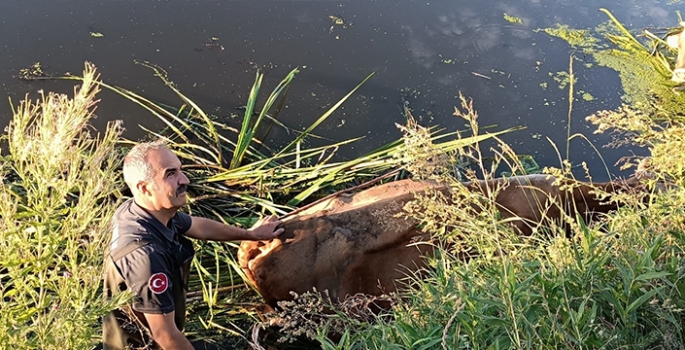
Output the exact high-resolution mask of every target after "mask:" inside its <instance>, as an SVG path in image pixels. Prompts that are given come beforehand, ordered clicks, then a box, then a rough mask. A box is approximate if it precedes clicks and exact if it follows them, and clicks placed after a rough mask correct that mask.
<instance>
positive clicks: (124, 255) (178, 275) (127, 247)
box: [103, 141, 283, 350]
mask: <svg viewBox="0 0 685 350" xmlns="http://www.w3.org/2000/svg"><path fill="white" fill-rule="evenodd" d="M124 180H125V181H126V184H127V185H128V187H129V188H130V189H131V192H132V193H133V198H132V199H130V200H128V201H126V202H125V203H124V204H122V205H121V206H120V207H119V209H118V210H117V212H116V213H115V215H114V220H113V225H112V226H113V233H112V240H111V243H110V247H109V253H108V254H107V256H106V257H105V287H104V290H105V292H104V293H105V297H107V298H111V297H113V296H114V295H116V294H118V293H121V292H122V291H124V290H130V291H131V292H132V293H133V295H134V298H133V302H132V304H131V305H128V306H125V307H123V308H122V309H119V310H115V311H114V312H112V313H111V314H109V315H107V316H106V317H105V318H104V319H103V347H104V349H105V350H112V349H117V350H118V349H138V348H144V349H158V348H162V349H164V350H168V349H188V350H190V349H193V348H192V346H191V344H190V342H189V341H188V339H187V338H186V337H185V336H184V335H183V333H182V330H183V327H184V323H185V301H186V298H185V296H186V292H187V283H188V270H189V268H190V262H191V260H192V258H193V254H194V251H193V245H192V243H191V242H190V240H188V239H187V237H191V238H195V239H202V240H215V241H236V240H268V239H271V238H274V237H276V236H278V235H279V234H281V233H282V232H283V229H282V228H279V229H277V226H278V225H279V224H280V221H279V220H278V219H277V218H275V217H273V216H270V217H267V218H265V219H262V220H261V221H260V222H258V223H257V224H256V225H255V226H253V227H252V228H251V229H249V230H245V229H241V228H238V227H235V226H227V225H224V224H222V223H220V222H217V221H213V220H209V219H205V218H199V217H194V216H189V215H187V214H184V213H180V212H178V209H179V208H181V207H182V206H183V205H185V204H186V187H187V185H188V182H189V181H188V178H187V177H186V176H185V175H184V174H183V172H182V171H181V162H180V161H179V160H178V158H177V157H176V155H174V154H173V153H172V152H171V151H170V150H169V149H168V148H167V147H166V146H165V145H164V144H163V143H162V142H160V141H157V142H149V143H142V144H139V145H137V146H135V147H134V148H132V149H131V151H130V152H129V153H128V155H127V156H126V158H125V159H124Z"/></svg>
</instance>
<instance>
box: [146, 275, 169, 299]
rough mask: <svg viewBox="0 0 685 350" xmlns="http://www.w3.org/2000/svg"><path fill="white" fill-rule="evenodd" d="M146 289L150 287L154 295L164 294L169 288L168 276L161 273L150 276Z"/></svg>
mask: <svg viewBox="0 0 685 350" xmlns="http://www.w3.org/2000/svg"><path fill="white" fill-rule="evenodd" d="M148 287H150V290H151V291H152V293H155V294H162V293H164V292H166V290H167V288H169V276H167V275H166V274H165V273H161V272H160V273H156V274H154V275H152V276H150V280H149V281H148Z"/></svg>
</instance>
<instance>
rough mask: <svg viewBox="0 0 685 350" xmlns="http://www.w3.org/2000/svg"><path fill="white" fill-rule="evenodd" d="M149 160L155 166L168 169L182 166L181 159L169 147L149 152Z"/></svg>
mask: <svg viewBox="0 0 685 350" xmlns="http://www.w3.org/2000/svg"><path fill="white" fill-rule="evenodd" d="M148 162H149V163H150V165H152V166H153V167H154V168H158V169H167V168H179V167H181V161H180V160H178V157H176V155H175V154H174V153H173V152H171V151H170V150H169V149H167V148H160V149H157V150H152V151H150V153H148Z"/></svg>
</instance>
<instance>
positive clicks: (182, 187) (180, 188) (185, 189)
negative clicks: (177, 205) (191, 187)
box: [176, 185, 188, 196]
mask: <svg viewBox="0 0 685 350" xmlns="http://www.w3.org/2000/svg"><path fill="white" fill-rule="evenodd" d="M187 190H188V186H187V185H181V186H179V187H178V189H177V190H176V195H177V196H178V195H179V194H181V193H183V192H186V191H187Z"/></svg>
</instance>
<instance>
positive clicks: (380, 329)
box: [279, 26, 685, 349]
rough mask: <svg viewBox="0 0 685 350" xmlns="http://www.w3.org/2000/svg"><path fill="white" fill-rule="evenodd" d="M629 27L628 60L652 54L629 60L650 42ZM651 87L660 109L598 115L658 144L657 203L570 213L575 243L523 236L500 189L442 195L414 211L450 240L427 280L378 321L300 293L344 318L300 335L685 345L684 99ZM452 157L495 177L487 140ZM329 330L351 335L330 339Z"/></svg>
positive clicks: (492, 345)
mask: <svg viewBox="0 0 685 350" xmlns="http://www.w3.org/2000/svg"><path fill="white" fill-rule="evenodd" d="M617 28H618V29H616V31H615V34H612V35H613V36H608V38H609V39H610V40H612V41H613V42H620V43H623V44H625V45H627V47H624V46H621V48H617V49H612V50H613V51H612V52H613V53H612V54H613V55H615V56H616V57H622V59H625V60H629V59H632V60H637V61H639V60H641V59H644V58H645V57H646V56H640V55H631V54H630V53H632V52H634V51H632V50H635V49H639V47H638V46H637V44H635V41H634V40H633V39H634V38H633V39H631V37H632V36H631V37H628V36H627V34H626V33H627V31H624V30H621V29H620V28H621V27H620V26H617ZM617 35H622V36H617ZM593 45H594V44H593ZM640 45H641V44H640ZM619 53H620V55H619ZM649 57H654V56H649ZM650 59H652V58H650ZM643 64H644V62H639V63H637V66H643ZM628 65H630V64H628ZM628 65H626V67H628ZM630 66H631V67H633V65H630ZM644 67H645V68H644V69H647V68H646V67H650V68H649V69H650V72H651V76H652V77H653V76H654V73H655V72H657V71H658V70H659V69H661V68H660V67H663V66H658V65H657V66H655V65H652V64H651V63H649V64H647V65H644ZM569 75H570V76H572V74H569ZM668 78H670V77H669V76H663V78H662V79H654V78H652V79H653V80H654V82H653V83H650V84H652V85H650V86H653V85H655V84H664V85H667V84H668V82H667V80H668ZM570 82H571V83H573V81H570ZM643 88H644V87H643ZM666 91H667V93H668V94H669V96H673V95H674V93H673V91H671V90H670V89H667V90H661V92H664V93H665V92H666ZM649 92H650V93H649V94H648V95H647V96H648V98H647V100H646V101H648V102H649V103H637V102H636V100H632V99H630V98H627V99H626V100H627V101H632V102H633V103H631V104H630V105H628V104H626V105H624V106H622V107H621V108H619V109H617V110H613V111H600V112H597V113H595V114H593V115H592V116H589V117H588V118H587V119H588V121H590V122H591V123H593V124H594V125H595V126H596V127H597V132H612V133H615V134H616V135H620V136H617V138H618V139H619V140H620V141H619V142H623V143H634V144H640V145H644V146H646V147H647V148H648V149H649V150H650V151H651V161H649V162H648V163H647V164H646V167H647V169H646V170H647V171H648V176H647V178H648V179H646V180H645V182H646V183H647V184H648V185H649V188H652V189H653V191H652V192H651V194H650V195H649V197H648V199H646V201H645V198H642V197H641V196H637V195H635V194H619V195H615V196H610V197H607V200H621V201H622V202H623V203H628V205H626V206H624V207H622V208H621V209H619V210H618V211H617V212H615V213H613V214H610V215H608V216H607V217H606V218H605V220H604V221H603V222H601V223H596V224H594V225H592V226H587V225H586V224H585V223H584V222H582V220H580V219H578V218H572V217H567V218H565V221H566V224H567V225H570V227H572V235H571V237H570V239H568V238H566V236H565V233H564V232H563V231H562V230H560V229H559V228H558V227H551V228H548V229H546V230H545V231H544V232H542V231H541V232H538V233H535V234H533V235H532V236H530V237H521V236H518V235H516V234H514V233H513V232H512V231H511V229H510V228H509V227H508V226H507V225H506V224H505V222H502V221H501V220H499V219H498V218H499V216H498V215H497V212H496V210H495V209H496V208H494V207H493V205H492V203H493V200H492V197H493V196H495V195H496V193H497V191H494V193H491V194H489V195H488V196H487V197H488V198H482V197H480V196H474V195H473V194H470V193H468V192H466V191H464V192H463V197H462V198H464V202H463V203H459V205H447V204H446V202H445V200H444V199H443V198H441V197H440V196H439V195H437V194H434V195H426V196H424V197H422V198H421V199H420V201H419V202H418V203H415V204H414V205H412V206H408V207H406V208H405V209H406V210H407V212H408V213H410V214H412V215H413V216H415V217H417V218H419V219H421V220H422V223H423V227H424V228H425V230H426V231H427V232H431V233H433V234H434V235H435V237H436V238H438V239H439V240H440V242H442V243H441V244H440V245H439V247H440V249H439V254H437V256H436V257H435V258H433V259H432V261H431V266H432V268H431V269H430V270H429V271H427V273H428V275H429V276H428V277H427V278H421V279H418V278H416V277H415V276H410V277H408V280H407V281H404V283H406V284H407V285H412V286H414V287H415V288H412V289H409V290H407V291H405V292H404V293H403V294H402V295H401V296H400V297H399V298H396V299H395V300H396V305H395V307H394V308H393V309H392V310H390V311H388V312H387V313H384V314H381V315H378V316H376V317H368V315H363V317H358V315H356V314H353V313H349V312H346V307H345V305H344V304H343V305H332V304H331V303H330V301H328V300H326V298H318V299H317V298H315V297H312V296H304V297H302V296H300V298H298V300H302V302H308V303H310V305H314V306H313V307H310V309H311V310H316V309H317V307H316V305H317V303H319V304H327V305H328V306H330V307H336V308H337V310H338V312H337V313H335V314H333V315H327V316H326V318H327V319H328V323H327V324H328V327H323V330H321V328H322V327H321V322H320V320H319V322H318V323H314V324H316V325H317V327H318V332H316V329H314V330H310V331H309V332H308V331H307V330H306V329H297V330H295V331H296V332H299V334H309V335H311V334H312V333H316V336H314V338H315V339H316V340H317V341H318V342H319V343H320V344H321V347H322V348H323V349H576V348H577V349H600V348H601V349H627V348H630V349H654V348H658V349H676V348H683V347H685V337H684V336H683V334H685V333H684V332H683V331H684V329H683V324H684V323H683V321H685V314H684V313H683V310H685V298H684V293H685V285H684V284H683V280H684V277H685V263H683V262H684V261H685V249H684V248H685V235H684V233H685V220H683V217H684V216H683V214H684V213H683V208H685V190H684V189H683V185H684V184H685V159H683V156H682V155H681V154H680V153H682V152H674V151H673V150H680V149H683V147H684V146H685V144H683V141H682V140H683V139H684V138H685V124H684V123H683V118H682V114H681V113H680V108H682V107H681V106H677V105H670V104H667V105H664V106H661V107H660V108H659V109H658V110H655V107H656V106H657V104H656V101H660V100H661V99H664V98H669V96H662V95H660V94H659V93H657V92H659V90H649ZM627 93H628V94H629V93H630V92H629V91H627ZM672 101H673V103H677V102H678V101H677V99H672ZM674 106H675V107H678V108H671V107H674ZM669 108H671V109H669ZM455 114H457V115H459V116H461V117H465V118H466V119H467V120H470V121H471V125H472V126H473V125H475V126H476V127H477V125H476V124H475V120H476V118H475V116H476V114H475V111H474V110H473V109H472V106H471V105H470V104H468V103H465V104H463V105H462V108H461V110H458V111H457V112H456V113H455ZM474 131H476V133H477V130H474ZM414 135H416V133H414ZM413 142H416V141H413ZM498 154H500V156H499V158H498V159H497V161H496V162H495V163H498V162H500V163H503V164H505V166H508V167H511V168H512V171H511V172H512V173H516V172H517V171H520V169H521V168H523V167H525V165H524V164H520V163H518V162H511V159H517V158H516V157H515V155H514V154H513V153H512V152H511V151H510V149H509V148H508V147H507V145H504V144H501V145H500V151H499V152H498ZM451 157H455V158H458V159H463V158H466V159H468V160H470V161H471V163H476V164H480V165H481V171H482V173H483V174H484V175H485V177H486V178H488V177H492V176H495V173H494V169H496V168H497V167H496V166H491V165H487V164H486V163H485V162H483V157H482V156H481V151H480V149H479V148H478V146H477V145H475V146H473V147H468V148H466V149H461V150H457V152H456V154H452V155H451ZM434 159H440V157H434ZM416 160H417V161H419V162H423V160H422V158H416ZM419 164H420V165H419V167H420V168H425V167H426V165H425V164H422V163H419ZM630 165H631V164H628V166H630ZM632 165H634V164H632ZM441 166H444V164H440V163H437V164H434V167H438V168H439V167H441ZM569 169H570V164H568V163H566V162H565V163H564V164H563V168H562V169H551V168H546V169H545V170H544V172H546V173H549V174H552V175H555V176H556V177H566V178H570V177H571V175H570V172H569ZM640 170H641V171H644V170H645V169H640ZM435 173H439V174H443V176H442V177H441V179H442V180H443V181H451V182H452V184H453V185H454V187H455V189H456V190H459V189H460V188H462V189H463V187H462V186H461V183H460V180H461V179H455V178H450V177H449V176H444V174H446V172H440V171H435V170H433V171H431V174H435ZM588 177H589V174H588ZM664 184H668V185H667V186H664ZM473 208H479V210H478V211H476V212H474V210H473ZM466 256H469V258H468V259H466V258H465V257H466ZM390 297H392V296H390ZM312 300H314V301H315V302H312ZM298 310H299V309H298ZM279 316H281V317H283V316H284V315H283V314H280V315H279ZM285 316H287V317H286V319H287V320H289V321H291V322H292V320H295V319H297V318H298V317H299V318H300V319H302V318H305V319H308V318H312V317H314V318H315V317H316V315H315V314H314V315H307V314H305V313H302V312H300V313H297V314H290V315H288V314H286V315H285ZM319 317H320V316H319ZM297 324H300V325H302V327H304V328H306V327H307V325H308V323H307V322H304V321H299V322H298V323H297ZM331 330H334V331H337V332H338V334H339V335H340V337H339V338H336V339H335V340H332V339H329V338H328V337H327V334H328V331H331Z"/></svg>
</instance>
